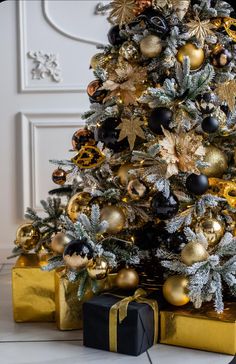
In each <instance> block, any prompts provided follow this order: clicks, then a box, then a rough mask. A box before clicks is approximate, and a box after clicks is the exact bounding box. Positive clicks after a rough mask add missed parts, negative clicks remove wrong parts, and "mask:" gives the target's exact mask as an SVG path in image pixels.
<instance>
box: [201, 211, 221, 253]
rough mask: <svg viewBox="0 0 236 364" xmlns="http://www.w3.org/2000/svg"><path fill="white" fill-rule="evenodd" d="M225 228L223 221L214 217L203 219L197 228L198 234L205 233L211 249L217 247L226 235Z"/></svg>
mask: <svg viewBox="0 0 236 364" xmlns="http://www.w3.org/2000/svg"><path fill="white" fill-rule="evenodd" d="M224 231H225V226H224V224H223V222H222V221H220V220H217V219H215V218H213V217H205V218H203V219H202V220H201V221H200V222H199V223H198V224H197V227H196V232H203V234H204V236H205V238H206V239H207V242H208V245H209V247H213V246H215V245H216V244H217V243H218V242H219V241H220V239H221V238H222V236H223V235H224Z"/></svg>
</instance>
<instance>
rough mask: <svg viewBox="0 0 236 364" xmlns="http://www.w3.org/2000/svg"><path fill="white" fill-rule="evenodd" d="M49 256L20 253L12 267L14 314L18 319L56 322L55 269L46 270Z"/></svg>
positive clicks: (19, 320)
mask: <svg viewBox="0 0 236 364" xmlns="http://www.w3.org/2000/svg"><path fill="white" fill-rule="evenodd" d="M46 264H47V257H46V256H44V257H43V258H39V257H38V255H37V254H27V255H21V256H20V257H19V258H18V259H17V261H16V264H15V266H14V267H13V269H12V298H13V314H14V320H15V321H16V322H32V321H35V322H42V321H46V322H48V321H55V283H54V272H53V271H52V272H47V271H43V270H42V269H41V268H42V266H44V265H46Z"/></svg>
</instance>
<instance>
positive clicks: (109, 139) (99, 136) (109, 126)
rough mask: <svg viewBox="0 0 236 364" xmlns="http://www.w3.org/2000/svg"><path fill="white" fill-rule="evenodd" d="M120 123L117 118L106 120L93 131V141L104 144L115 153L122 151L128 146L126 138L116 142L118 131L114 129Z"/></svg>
mask: <svg viewBox="0 0 236 364" xmlns="http://www.w3.org/2000/svg"><path fill="white" fill-rule="evenodd" d="M120 122H121V120H120V119H118V118H108V119H106V120H104V121H103V122H102V124H101V125H99V126H98V127H97V128H96V129H95V131H94V136H95V140H96V141H100V142H102V143H104V145H105V146H106V147H107V148H110V149H112V150H113V151H114V152H116V153H118V152H121V151H123V150H124V149H126V148H128V146H129V144H128V140H127V138H125V139H123V140H121V141H120V142H118V139H119V134H120V131H119V130H118V129H116V128H117V126H118V125H119V124H120Z"/></svg>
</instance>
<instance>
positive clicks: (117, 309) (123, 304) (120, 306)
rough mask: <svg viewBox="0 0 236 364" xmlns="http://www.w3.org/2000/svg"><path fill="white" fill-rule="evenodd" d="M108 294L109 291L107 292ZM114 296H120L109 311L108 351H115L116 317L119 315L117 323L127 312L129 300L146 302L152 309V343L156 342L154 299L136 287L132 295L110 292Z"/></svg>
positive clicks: (156, 328) (156, 308)
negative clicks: (119, 299)
mask: <svg viewBox="0 0 236 364" xmlns="http://www.w3.org/2000/svg"><path fill="white" fill-rule="evenodd" d="M109 294H110V293H109ZM112 295H114V296H115V297H120V298H122V300H121V301H119V302H117V303H115V304H114V305H113V306H112V307H111V308H110V312H109V347H110V351H113V352H117V326H118V320H117V319H118V317H117V316H119V324H120V323H122V321H123V320H124V319H125V318H126V316H127V314H128V306H129V304H130V303H131V302H134V301H135V302H137V303H146V304H147V305H149V306H150V307H151V308H152V309H153V315H154V339H153V344H156V343H157V336H158V304H157V302H156V301H155V300H153V299H149V298H146V297H147V292H146V291H145V290H144V289H142V288H138V289H137V290H136V291H135V293H134V295H133V296H129V297H124V296H119V295H115V294H112Z"/></svg>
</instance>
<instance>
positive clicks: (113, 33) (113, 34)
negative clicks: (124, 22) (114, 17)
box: [107, 25, 125, 46]
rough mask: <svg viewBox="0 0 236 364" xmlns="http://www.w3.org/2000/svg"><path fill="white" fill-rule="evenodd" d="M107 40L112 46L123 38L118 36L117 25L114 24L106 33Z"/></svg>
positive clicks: (116, 44) (121, 41)
mask: <svg viewBox="0 0 236 364" xmlns="http://www.w3.org/2000/svg"><path fill="white" fill-rule="evenodd" d="M107 37H108V41H109V43H110V44H111V45H113V46H118V45H121V44H122V43H123V42H124V41H125V39H124V38H122V37H121V36H120V27H119V25H114V26H113V27H112V28H111V29H110V30H109V32H108V34H107Z"/></svg>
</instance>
